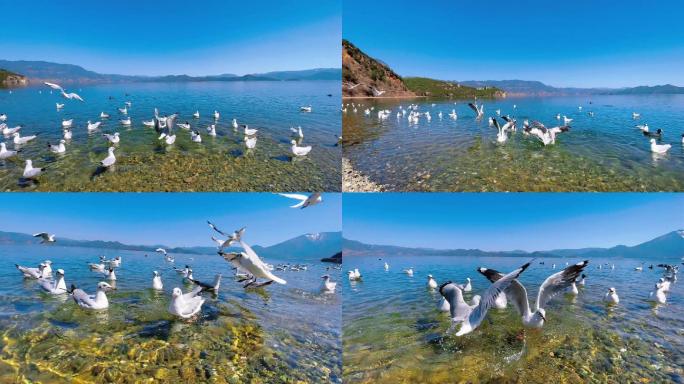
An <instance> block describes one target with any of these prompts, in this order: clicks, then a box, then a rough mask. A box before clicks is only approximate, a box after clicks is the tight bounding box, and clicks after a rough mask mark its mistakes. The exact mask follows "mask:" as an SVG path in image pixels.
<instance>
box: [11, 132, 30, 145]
mask: <svg viewBox="0 0 684 384" xmlns="http://www.w3.org/2000/svg"><path fill="white" fill-rule="evenodd" d="M12 136H13V137H14V139H12V141H13V142H14V144H17V145H22V144H26V143H28V142H29V141H31V140H33V139H35V138H36V135H31V136H23V137H22V136H21V134H19V132H14V133H13V134H12Z"/></svg>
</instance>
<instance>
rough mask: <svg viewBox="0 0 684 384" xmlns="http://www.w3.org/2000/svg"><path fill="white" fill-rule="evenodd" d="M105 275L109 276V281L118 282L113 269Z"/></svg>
mask: <svg viewBox="0 0 684 384" xmlns="http://www.w3.org/2000/svg"><path fill="white" fill-rule="evenodd" d="M105 274H106V275H107V280H110V281H116V274H115V273H114V269H113V268H109V270H107V271H106V272H105Z"/></svg>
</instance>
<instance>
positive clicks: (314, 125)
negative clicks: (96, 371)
mask: <svg viewBox="0 0 684 384" xmlns="http://www.w3.org/2000/svg"><path fill="white" fill-rule="evenodd" d="M50 91H51V90H50V88H48V87H46V86H42V87H29V88H23V89H14V90H12V91H11V92H12V93H10V91H9V90H0V113H6V114H7V115H8V121H7V124H8V125H9V126H10V127H14V126H16V125H23V126H24V128H23V129H22V130H21V133H22V135H35V134H38V135H39V136H38V138H37V139H36V140H34V141H32V142H30V143H29V144H26V145H24V146H23V152H22V153H21V154H20V156H19V157H18V158H15V159H13V160H11V161H6V162H1V163H0V187H1V188H2V189H3V190H51V191H324V190H325V191H339V190H340V180H341V165H340V163H341V149H340V147H338V146H337V138H336V137H335V135H339V134H340V112H339V106H340V83H339V82H338V81H296V82H294V81H292V82H271V81H266V82H261V81H259V82H198V83H131V84H106V85H97V86H82V87H81V88H79V89H71V90H70V91H74V92H77V93H78V94H80V95H81V96H82V97H83V98H84V99H85V102H84V103H81V102H79V101H71V100H65V99H63V98H62V97H61V96H59V95H58V94H57V93H56V92H53V93H52V94H51V93H50ZM127 94H128V95H127ZM328 95H332V96H328ZM110 96H111V97H112V99H110ZM126 101H130V102H131V103H132V106H131V107H130V108H129V114H128V116H130V117H131V119H132V122H133V125H132V126H131V127H130V128H125V127H123V126H122V125H121V124H120V123H119V120H121V119H122V118H123V117H124V115H122V114H121V113H119V112H118V108H123V107H124V102H126ZM57 102H58V103H64V104H65V106H64V108H63V109H62V110H59V111H58V110H57V108H56V106H55V103H57ZM304 105H311V106H312V107H313V111H312V112H311V113H304V112H300V109H299V108H300V106H304ZM155 107H157V108H159V111H160V113H161V114H162V115H169V114H172V113H175V112H178V113H179V114H180V115H179V117H178V119H177V122H185V121H188V122H190V124H191V126H192V129H193V130H194V129H197V130H199V131H200V134H201V136H202V143H201V144H198V143H194V142H192V141H191V139H190V132H189V131H186V130H183V129H180V128H178V127H177V129H176V133H177V139H176V143H175V144H174V145H172V146H169V147H167V146H166V145H164V144H162V143H161V141H160V140H157V136H158V134H156V133H155V131H154V129H152V128H146V127H144V126H143V125H142V121H143V120H145V121H147V120H151V119H152V117H153V116H154V108H155ZM196 110H199V112H200V119H193V116H192V114H193V113H194V112H195V111H196ZM214 110H218V111H219V112H220V114H221V118H220V119H219V121H218V123H217V128H216V131H217V137H215V138H212V137H211V136H209V135H208V134H207V129H206V128H207V127H208V126H209V124H212V123H213V122H214V119H213V116H212V114H213V112H214ZM100 112H106V113H109V114H110V115H111V117H110V118H109V119H100V118H99V116H100ZM233 118H236V119H237V120H238V123H239V124H248V125H249V126H250V128H256V129H258V130H259V132H258V134H257V137H258V141H257V146H256V148H255V149H254V150H250V151H248V150H247V148H246V147H245V144H244V134H243V132H242V131H241V130H239V131H238V132H235V131H234V130H233V128H232V126H231V122H232V119H233ZM62 119H74V127H73V139H72V140H71V141H70V142H69V143H67V151H66V153H65V154H63V155H55V154H53V153H51V152H50V151H48V149H47V142H48V141H49V142H51V143H55V142H57V141H58V140H59V139H61V138H62V128H61V122H62ZM88 120H91V121H102V125H101V127H100V129H99V130H97V131H95V132H94V133H92V134H88V132H87V129H86V126H87V121H88ZM291 126H301V127H302V130H303V132H304V139H303V142H302V145H311V146H312V147H313V150H312V151H311V153H310V154H309V155H308V156H306V157H304V158H295V159H294V160H293V159H292V156H291V155H292V152H291V150H290V140H291V138H292V137H291V133H290V127H291ZM113 132H120V134H121V142H120V143H119V144H118V145H117V148H118V149H117V150H116V153H115V154H116V156H117V164H116V165H115V167H116V169H114V170H112V171H109V172H105V173H98V172H96V170H97V165H98V163H99V161H101V160H102V159H104V158H105V157H106V155H107V148H108V147H109V143H108V142H107V141H106V140H105V138H104V137H102V133H113ZM4 141H6V142H9V143H10V145H8V146H9V147H10V148H13V147H14V144H13V143H12V140H11V138H5V139H4ZM25 159H32V160H33V161H34V166H38V167H43V166H47V167H48V168H49V171H47V173H46V174H44V175H43V176H41V177H40V178H39V180H38V183H26V182H23V181H22V182H20V181H19V179H20V177H21V174H22V172H23V168H24V160H25Z"/></svg>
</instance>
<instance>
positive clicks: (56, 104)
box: [55, 103, 64, 109]
mask: <svg viewBox="0 0 684 384" xmlns="http://www.w3.org/2000/svg"><path fill="white" fill-rule="evenodd" d="M55 106H57V109H62V108H64V104H60V103H55Z"/></svg>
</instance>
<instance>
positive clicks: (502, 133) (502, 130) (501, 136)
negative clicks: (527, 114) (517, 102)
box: [492, 119, 510, 143]
mask: <svg viewBox="0 0 684 384" xmlns="http://www.w3.org/2000/svg"><path fill="white" fill-rule="evenodd" d="M492 122H493V124H494V126H495V127H496V129H497V130H498V131H499V132H498V133H497V134H496V141H497V143H505V142H506V140H508V134H507V133H506V129H507V127H508V126H509V124H510V123H506V124H504V126H503V127H502V126H500V125H499V121H498V120H497V119H492Z"/></svg>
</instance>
